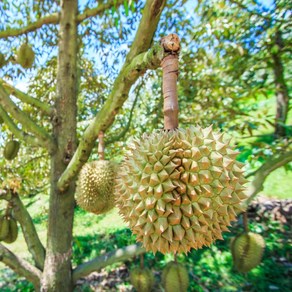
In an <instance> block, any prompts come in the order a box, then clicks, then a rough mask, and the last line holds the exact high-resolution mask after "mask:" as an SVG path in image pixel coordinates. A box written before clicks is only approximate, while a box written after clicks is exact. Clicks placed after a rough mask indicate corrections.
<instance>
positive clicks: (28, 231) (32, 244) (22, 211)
mask: <svg viewBox="0 0 292 292" xmlns="http://www.w3.org/2000/svg"><path fill="white" fill-rule="evenodd" d="M0 197H1V198H4V199H5V200H7V201H8V202H9V203H10V204H11V206H12V207H13V215H14V217H15V219H16V220H17V221H18V222H19V224H20V226H21V229H22V233H23V236H24V239H25V241H26V244H27V247H28V250H29V252H30V253H31V255H32V257H33V259H34V261H35V264H36V267H37V268H39V269H41V270H43V267H44V262H45V253H46V251H45V248H44V246H43V244H42V243H41V241H40V239H39V237H38V234H37V231H36V229H35V226H34V224H33V221H32V219H31V217H30V215H29V213H28V211H27V210H26V208H25V207H24V205H23V203H22V201H21V200H20V198H19V195H18V194H17V193H15V192H12V191H6V193H5V190H4V191H3V190H2V191H1V190H0Z"/></svg>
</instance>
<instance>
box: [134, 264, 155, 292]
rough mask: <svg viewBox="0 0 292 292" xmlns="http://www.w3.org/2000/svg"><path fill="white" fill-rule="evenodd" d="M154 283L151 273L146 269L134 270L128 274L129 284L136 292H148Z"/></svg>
mask: <svg viewBox="0 0 292 292" xmlns="http://www.w3.org/2000/svg"><path fill="white" fill-rule="evenodd" d="M154 281H155V280H154V275H153V273H152V272H151V271H150V270H149V269H147V268H144V269H142V268H135V269H133V270H132V271H131V273H130V282H131V284H132V285H133V287H134V288H135V289H136V290H137V291H138V292H150V291H151V290H152V288H153V285H154Z"/></svg>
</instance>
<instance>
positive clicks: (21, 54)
mask: <svg viewBox="0 0 292 292" xmlns="http://www.w3.org/2000/svg"><path fill="white" fill-rule="evenodd" d="M34 59H35V54H34V51H33V49H32V48H31V46H30V45H29V44H27V43H23V44H22V45H21V46H20V48H19V49H18V51H17V55H16V61H17V63H18V64H19V65H21V66H22V67H23V68H24V69H28V68H31V67H32V65H33V62H34Z"/></svg>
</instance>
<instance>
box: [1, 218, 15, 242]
mask: <svg viewBox="0 0 292 292" xmlns="http://www.w3.org/2000/svg"><path fill="white" fill-rule="evenodd" d="M8 224H9V230H8V234H7V236H6V237H5V238H4V239H3V241H4V242H6V243H13V242H14V241H16V239H17V236H18V227H17V221H16V220H15V219H14V218H13V217H9V218H8Z"/></svg>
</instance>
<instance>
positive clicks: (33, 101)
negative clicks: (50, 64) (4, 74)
mask: <svg viewBox="0 0 292 292" xmlns="http://www.w3.org/2000/svg"><path fill="white" fill-rule="evenodd" d="M0 83H2V85H3V87H4V89H5V90H6V91H7V92H8V93H9V94H11V95H14V96H15V97H17V98H18V99H20V100H21V101H22V102H24V103H27V104H30V105H32V106H35V107H36V108H38V109H40V110H41V111H42V112H44V113H45V114H47V115H48V116H51V115H52V112H53V109H52V108H51V107H50V106H49V105H48V104H46V103H44V102H42V101H40V100H38V99H36V98H33V97H32V96H30V95H28V94H26V93H24V92H22V91H20V90H18V89H17V88H15V87H13V86H12V85H11V84H9V83H7V82H5V81H4V80H2V79H0Z"/></svg>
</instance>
